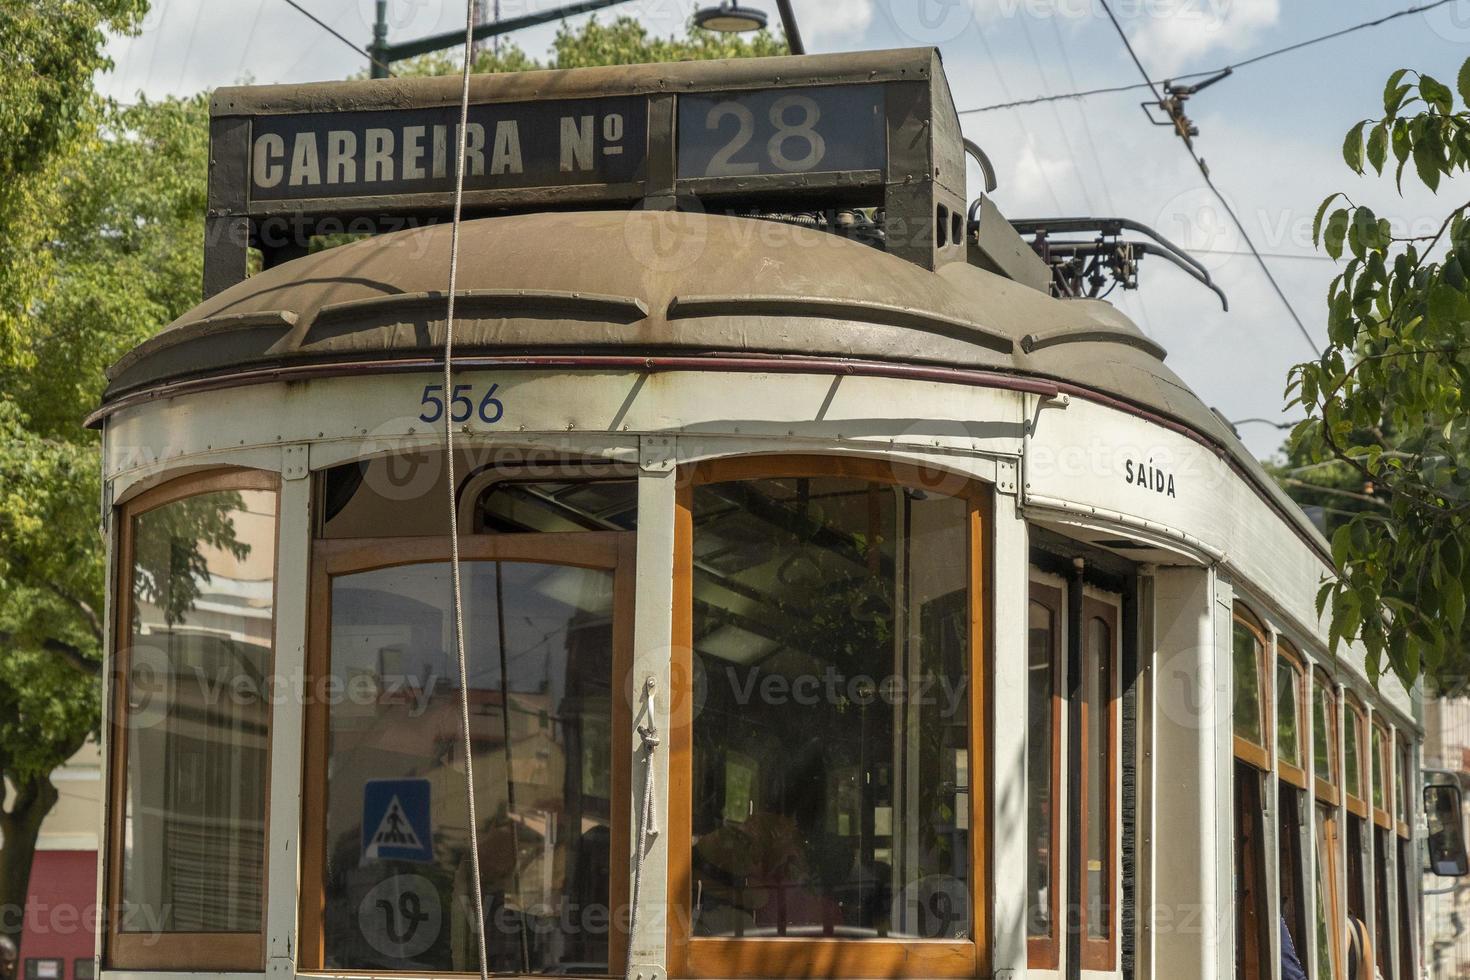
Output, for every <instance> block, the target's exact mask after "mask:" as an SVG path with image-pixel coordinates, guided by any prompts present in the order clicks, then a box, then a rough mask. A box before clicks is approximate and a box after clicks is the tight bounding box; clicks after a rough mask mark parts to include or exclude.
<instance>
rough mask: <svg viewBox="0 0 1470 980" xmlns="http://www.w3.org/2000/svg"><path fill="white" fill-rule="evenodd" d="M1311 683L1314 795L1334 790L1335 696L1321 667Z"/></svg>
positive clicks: (1335, 771)
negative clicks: (1315, 778)
mask: <svg viewBox="0 0 1470 980" xmlns="http://www.w3.org/2000/svg"><path fill="white" fill-rule="evenodd" d="M1313 678H1314V680H1313V684H1312V771H1313V772H1314V773H1315V775H1316V777H1317V795H1318V796H1324V795H1326V796H1330V797H1332V798H1333V802H1334V803H1336V802H1337V801H1336V793H1337V696H1336V694H1335V693H1334V692H1333V687H1332V681H1331V680H1329V679H1328V677H1327V675H1326V674H1324V673H1322V672H1321V671H1320V670H1319V671H1317V672H1316V673H1315V674H1313Z"/></svg>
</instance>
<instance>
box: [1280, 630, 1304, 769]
mask: <svg viewBox="0 0 1470 980" xmlns="http://www.w3.org/2000/svg"><path fill="white" fill-rule="evenodd" d="M1301 708H1302V671H1301V667H1299V666H1298V665H1297V661H1296V659H1295V650H1293V649H1292V648H1291V647H1290V646H1289V645H1288V644H1285V643H1282V644H1281V656H1280V657H1279V658H1278V659H1277V661H1276V757H1277V760H1278V761H1279V762H1280V763H1282V764H1283V765H1285V766H1290V767H1292V769H1294V770H1297V771H1302V770H1304V768H1305V766H1304V764H1303V762H1302V730H1301V724H1300V719H1301V716H1302V710H1301ZM1303 781H1305V780H1303ZM1303 788H1305V787H1303Z"/></svg>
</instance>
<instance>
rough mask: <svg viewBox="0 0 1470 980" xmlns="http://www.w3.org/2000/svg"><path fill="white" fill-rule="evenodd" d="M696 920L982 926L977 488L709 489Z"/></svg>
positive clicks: (697, 512) (738, 927)
mask: <svg viewBox="0 0 1470 980" xmlns="http://www.w3.org/2000/svg"><path fill="white" fill-rule="evenodd" d="M693 519H694V580H693V587H694V650H695V663H696V671H697V674H698V677H697V688H698V692H699V698H700V700H699V701H698V703H697V704H696V710H697V714H696V717H695V720H694V746H693V750H694V760H693V762H694V786H693V827H692V837H693V855H692V860H693V874H692V876H691V891H692V894H691V896H690V897H691V901H692V905H693V909H694V921H693V931H694V933H695V935H700V936H841V937H848V938H867V937H882V936H905V937H922V938H948V939H956V938H965V937H968V936H969V935H970V922H971V914H970V903H969V896H970V888H969V866H970V793H971V786H970V778H971V775H970V773H971V768H970V758H969V750H968V747H969V744H970V736H969V726H970V715H969V675H968V663H969V650H970V643H969V618H970V608H969V591H968V581H969V556H968V540H969V535H968V520H969V518H968V505H967V504H966V503H965V502H964V501H962V500H958V499H954V498H949V497H941V496H938V495H935V494H926V493H923V492H918V491H907V490H903V489H897V488H894V487H891V486H887V485H883V484H878V483H870V482H867V481H863V480H856V479H847V478H812V479H770V480H755V481H748V482H738V483H721V484H715V485H709V486H701V487H698V488H696V489H695V491H694V514H693Z"/></svg>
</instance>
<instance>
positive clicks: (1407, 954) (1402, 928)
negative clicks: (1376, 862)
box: [1398, 837, 1420, 980]
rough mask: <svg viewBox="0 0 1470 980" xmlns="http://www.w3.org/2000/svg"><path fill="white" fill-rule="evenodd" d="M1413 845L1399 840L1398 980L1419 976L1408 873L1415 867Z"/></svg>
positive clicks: (1415, 916) (1416, 918)
mask: <svg viewBox="0 0 1470 980" xmlns="http://www.w3.org/2000/svg"><path fill="white" fill-rule="evenodd" d="M1414 857H1415V855H1414V843H1413V842H1412V841H1410V840H1409V839H1408V838H1406V837H1400V838H1399V844H1398V858H1399V861H1398V864H1399V879H1398V893H1399V974H1398V975H1399V980H1412V978H1414V977H1418V976H1419V975H1420V973H1419V969H1418V957H1417V956H1416V955H1415V953H1414V951H1415V950H1416V949H1417V948H1418V945H1417V943H1416V942H1415V940H1416V938H1417V937H1416V933H1417V932H1418V930H1419V915H1418V910H1417V909H1416V908H1415V900H1416V892H1415V888H1414V884H1413V881H1412V879H1411V878H1410V877H1409V874H1410V871H1411V870H1412V869H1413V868H1414V867H1415V866H1416V862H1415V860H1414Z"/></svg>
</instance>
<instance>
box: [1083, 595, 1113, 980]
mask: <svg viewBox="0 0 1470 980" xmlns="http://www.w3.org/2000/svg"><path fill="white" fill-rule="evenodd" d="M1083 620H1084V627H1083V634H1082V635H1083V661H1082V663H1083V667H1082V670H1083V701H1082V739H1083V742H1082V766H1083V774H1082V786H1083V791H1084V793H1085V794H1086V795H1085V800H1084V806H1083V828H1082V846H1083V853H1082V855H1081V857H1082V861H1083V864H1082V868H1083V878H1082V888H1083V895H1082V900H1083V906H1082V909H1083V915H1084V917H1085V920H1086V923H1087V929H1086V932H1085V933H1084V936H1083V949H1082V965H1083V967H1084V968H1086V969H1091V970H1111V969H1113V968H1114V966H1115V964H1114V963H1113V952H1112V944H1111V939H1112V935H1113V860H1112V854H1113V806H1114V802H1113V780H1114V770H1113V758H1114V745H1113V725H1114V710H1113V709H1114V707H1115V704H1116V702H1115V699H1114V693H1113V670H1114V664H1115V662H1116V656H1117V653H1116V651H1117V616H1116V610H1115V609H1114V608H1113V607H1112V606H1108V605H1105V604H1103V603H1101V602H1098V601H1096V600H1092V599H1088V600H1086V601H1084V604H1083Z"/></svg>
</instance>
